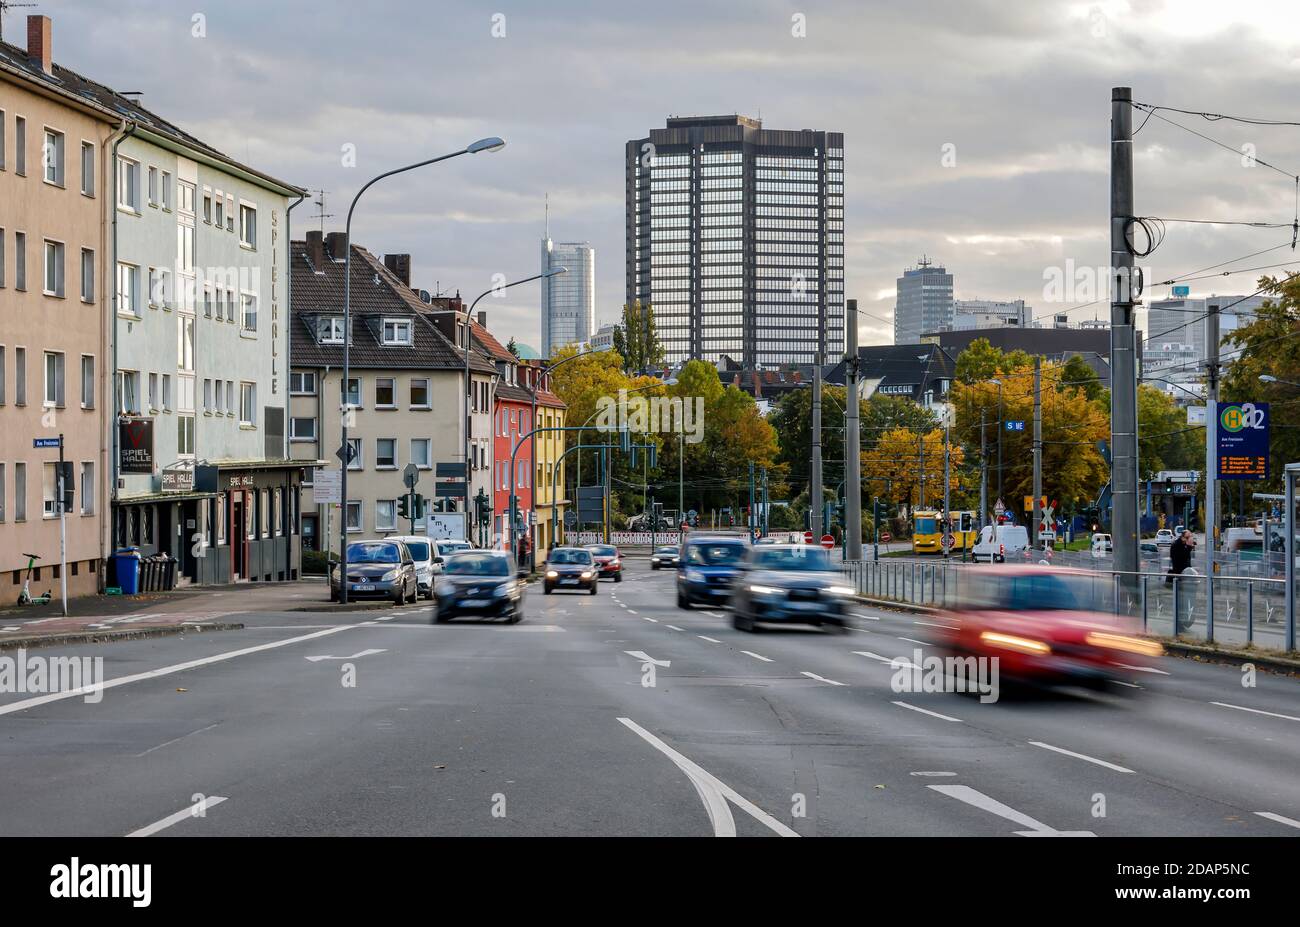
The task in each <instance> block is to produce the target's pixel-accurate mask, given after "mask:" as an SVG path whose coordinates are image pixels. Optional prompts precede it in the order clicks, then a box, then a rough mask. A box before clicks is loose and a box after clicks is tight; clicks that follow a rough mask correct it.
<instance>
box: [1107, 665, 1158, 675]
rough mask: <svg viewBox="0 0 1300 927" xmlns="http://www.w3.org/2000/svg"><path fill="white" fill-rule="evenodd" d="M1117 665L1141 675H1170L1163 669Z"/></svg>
mask: <svg viewBox="0 0 1300 927" xmlns="http://www.w3.org/2000/svg"><path fill="white" fill-rule="evenodd" d="M1115 665H1116V666H1122V667H1124V669H1126V670H1134V671H1135V672H1139V673H1157V674H1159V675H1161V676H1168V675H1170V674H1169V673H1167V672H1165V671H1164V670H1162V669H1156V668H1155V667H1154V666H1130V665H1129V664H1127V663H1116V664H1115Z"/></svg>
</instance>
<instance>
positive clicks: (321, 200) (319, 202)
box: [311, 190, 334, 235]
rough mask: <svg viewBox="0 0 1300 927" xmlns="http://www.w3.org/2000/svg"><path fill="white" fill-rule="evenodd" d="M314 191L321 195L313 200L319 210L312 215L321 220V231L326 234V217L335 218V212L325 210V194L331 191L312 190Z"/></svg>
mask: <svg viewBox="0 0 1300 927" xmlns="http://www.w3.org/2000/svg"><path fill="white" fill-rule="evenodd" d="M312 192H314V193H318V194H320V195H319V197H318V198H317V199H315V200H313V202H314V203H315V205H316V209H317V212H316V215H314V216H312V217H311V218H313V219H319V220H320V233H321V234H322V235H324V234H325V220H326V219H333V218H334V213H332V212H326V211H325V194H326V193H328V192H329V191H328V190H314V191H312Z"/></svg>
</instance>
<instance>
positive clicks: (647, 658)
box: [623, 650, 673, 666]
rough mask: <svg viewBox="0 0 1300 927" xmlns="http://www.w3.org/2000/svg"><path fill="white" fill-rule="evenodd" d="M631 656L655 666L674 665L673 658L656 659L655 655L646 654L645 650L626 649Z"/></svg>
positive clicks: (625, 651) (626, 652)
mask: <svg viewBox="0 0 1300 927" xmlns="http://www.w3.org/2000/svg"><path fill="white" fill-rule="evenodd" d="M623 652H624V653H625V654H627V655H628V656H629V657H635V658H636V659H638V660H640V661H641V662H642V663H653V664H654V665H655V666H672V662H673V661H672V660H656V659H655V658H654V657H652V656H649V655H647V654H646V652H645V651H644V650H624V651H623Z"/></svg>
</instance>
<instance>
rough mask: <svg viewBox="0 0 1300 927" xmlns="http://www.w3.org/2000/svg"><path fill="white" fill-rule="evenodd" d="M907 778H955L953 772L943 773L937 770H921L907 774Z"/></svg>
mask: <svg viewBox="0 0 1300 927" xmlns="http://www.w3.org/2000/svg"><path fill="white" fill-rule="evenodd" d="M908 775H909V776H955V775H957V774H956V773H955V772H944V771H943V770H939V769H933V770H931V769H923V770H920V771H918V772H914V773H908Z"/></svg>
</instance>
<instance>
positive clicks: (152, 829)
mask: <svg viewBox="0 0 1300 927" xmlns="http://www.w3.org/2000/svg"><path fill="white" fill-rule="evenodd" d="M225 800H226V798H225V796H224V795H209V796H207V797H206V798H204V799H203V800H202V801H200V802H198V803H196V804H194V805H190V806H189V807H186V808H182V809H181V810H180V811H177V812H176V813H175V814H169V815H167V817H165V818H163V819H162V820H161V821H154V822H153V823H152V824H150V825H149V826H148V827H142V828H140V829H139V830H133V831H131V833H129V834H127V836H128V837H151V836H153V835H154V834H156V833H158V831H160V830H166V829H167V828H169V827H171V826H172V825H173V824H179V823H180V822H181V821H183V820H185V819H186V818H201V817H203V816H204V815H206V814H207V811H208V809H209V808H213V807H215V806H217V805H219V804H221V803H222V802H223V801H225Z"/></svg>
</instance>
